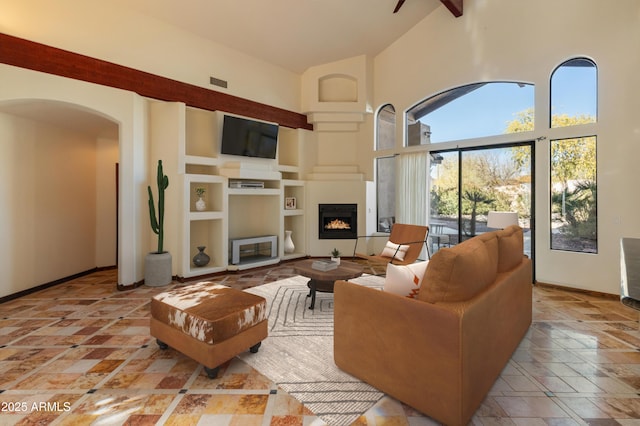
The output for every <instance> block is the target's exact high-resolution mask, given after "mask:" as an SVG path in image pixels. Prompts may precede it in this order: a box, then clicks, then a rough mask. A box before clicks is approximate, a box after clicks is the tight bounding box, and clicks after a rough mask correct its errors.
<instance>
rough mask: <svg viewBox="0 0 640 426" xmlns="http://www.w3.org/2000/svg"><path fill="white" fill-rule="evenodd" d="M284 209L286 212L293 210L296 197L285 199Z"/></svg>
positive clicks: (295, 205) (295, 206) (295, 204)
mask: <svg viewBox="0 0 640 426" xmlns="http://www.w3.org/2000/svg"><path fill="white" fill-rule="evenodd" d="M284 208H285V209H286V210H295V209H296V208H297V201H296V197H285V199H284Z"/></svg>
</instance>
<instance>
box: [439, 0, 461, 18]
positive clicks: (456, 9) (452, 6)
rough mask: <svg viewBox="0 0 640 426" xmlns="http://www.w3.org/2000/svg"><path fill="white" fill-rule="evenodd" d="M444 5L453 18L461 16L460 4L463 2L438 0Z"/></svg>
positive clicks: (459, 0) (458, 0)
mask: <svg viewBox="0 0 640 426" xmlns="http://www.w3.org/2000/svg"><path fill="white" fill-rule="evenodd" d="M440 1H441V2H442V4H444V5H445V6H446V7H447V9H449V12H451V13H453V16H455V17H456V18H459V17H461V16H462V2H463V1H464V0H440Z"/></svg>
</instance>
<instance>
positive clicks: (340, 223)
mask: <svg viewBox="0 0 640 426" xmlns="http://www.w3.org/2000/svg"><path fill="white" fill-rule="evenodd" d="M324 229H351V225H349V224H348V223H347V222H345V221H344V220H341V219H333V220H332V221H330V222H328V223H327V224H326V225H325V226H324Z"/></svg>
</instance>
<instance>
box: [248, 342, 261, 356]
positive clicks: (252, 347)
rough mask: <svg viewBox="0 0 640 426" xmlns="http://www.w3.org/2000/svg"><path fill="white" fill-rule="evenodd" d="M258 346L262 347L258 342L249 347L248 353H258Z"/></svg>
mask: <svg viewBox="0 0 640 426" xmlns="http://www.w3.org/2000/svg"><path fill="white" fill-rule="evenodd" d="M260 345H262V342H258V343H256V344H255V345H253V346H251V347H250V348H249V352H251V353H252V354H255V353H257V352H258V349H260Z"/></svg>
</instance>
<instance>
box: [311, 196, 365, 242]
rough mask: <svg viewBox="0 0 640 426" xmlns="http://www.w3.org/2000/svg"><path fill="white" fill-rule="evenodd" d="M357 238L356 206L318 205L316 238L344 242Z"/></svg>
mask: <svg viewBox="0 0 640 426" xmlns="http://www.w3.org/2000/svg"><path fill="white" fill-rule="evenodd" d="M357 237H358V205H357V204H319V205H318V238H319V239H321V240H332V239H335V240H345V239H351V240H353V239H356V238H357Z"/></svg>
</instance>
